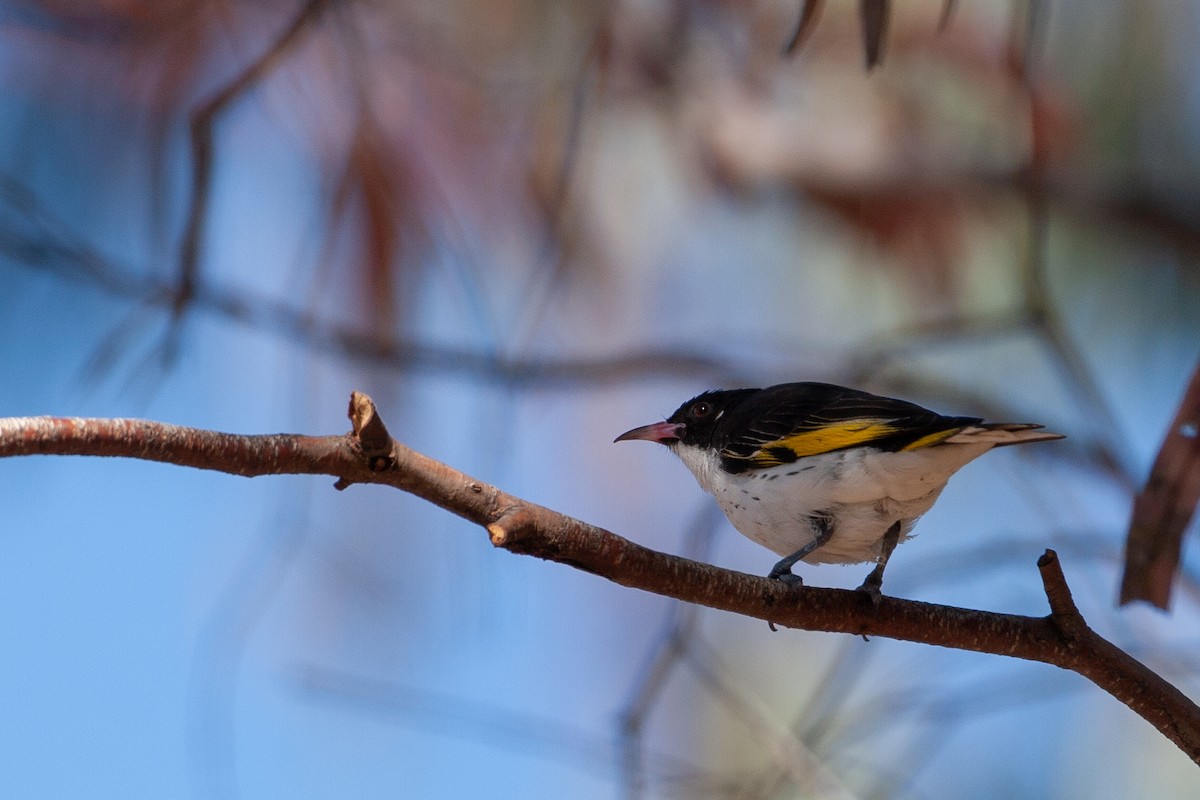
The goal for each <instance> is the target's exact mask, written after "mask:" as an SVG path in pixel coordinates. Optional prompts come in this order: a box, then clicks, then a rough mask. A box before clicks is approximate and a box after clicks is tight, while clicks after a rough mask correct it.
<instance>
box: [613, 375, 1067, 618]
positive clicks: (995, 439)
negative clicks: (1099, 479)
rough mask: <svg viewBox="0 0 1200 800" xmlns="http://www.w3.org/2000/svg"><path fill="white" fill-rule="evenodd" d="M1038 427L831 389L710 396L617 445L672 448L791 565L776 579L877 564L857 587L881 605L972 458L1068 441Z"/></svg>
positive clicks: (802, 386)
mask: <svg viewBox="0 0 1200 800" xmlns="http://www.w3.org/2000/svg"><path fill="white" fill-rule="evenodd" d="M1041 428H1042V426H1041V425H1035V424H1031V423H1011V422H983V421H982V419H980V418H978V417H947V416H943V415H941V414H938V413H935V412H933V411H930V410H928V409H926V408H922V407H921V406H918V405H916V404H914V403H909V402H905V401H903V400H894V399H891V398H888V397H880V396H878V395H874V394H869V393H867V392H862V391H858V390H856V389H848V388H846V387H844V386H834V385H832V384H828V383H784V384H780V385H778V386H771V387H769V388H766V389H730V390H722V391H712V392H705V393H704V394H701V395H699V396H697V397H694V398H692V399H691V400H688V401H687V402H686V403H684V404H683V405H681V406H680V407H679V409H678V410H677V411H676V412H675V413H674V414H672V415H671V416H670V417H669V418H668V419H667V420H666V421H665V422H656V423H654V424H652V425H644V426H642V427H640V428H634V429H633V430H630V431H626V432H625V433H623V434H621V435H620V436H618V437H617V438H616V439H615V440H614V441H618V442H619V441H623V440H627V439H645V440H647V441H651V442H658V443H659V444H663V445H666V446H667V447H668V448H670V449H671V450H672V451H673V452H674V453H675V454H676V455H677V456H679V457H680V459H682V460H683V463H684V465H686V466H687V468H688V469H690V470H691V471H692V474H693V475H695V476H696V480H697V482H699V484H700V486H701V488H703V489H704V490H706V491H708V492H710V493H711V494H713V495H714V496H715V497H716V499H717V503H718V504H719V505H720V506H721V510H722V511H724V512H725V515H726V516H727V517H729V521H730V522H731V523H732V524H733V527H735V528H737V529H738V531H740V532H741V533H742V534H744V535H745V536H747V537H748V538H750V539H751V540H753V541H755V542H758V543H759V544H761V545H763V546H764V547H766V548H768V549H770V550H773V551H774V552H776V553H778V554H779V555H781V556H783V558H782V559H781V560H780V561H779V563H777V564H776V565H775V567H774V568H773V569H772V570H771V573H770V577H772V578H779V579H782V580H785V581H787V582H794V583H799V582H800V578H799V576H797V575H795V574H793V573H792V566H793V565H795V563H796V562H797V561H805V562H808V563H810V564H854V563H860V562H875V564H876V566H875V569H874V571H873V572H872V573H871V574H870V575H869V576H868V577H867V579H866V581H865V582H864V583H863V585H862V586H861V587H859V588H860V589H862V590H863V591H865V592H867V593H868V594H869V595H870V596H871V597H872V598H873V599H875V600H876V601H878V599H879V596H880V586H881V585H882V583H883V570H884V567H885V566H886V565H887V562H888V558H889V557H890V556H891V554H892V550H893V549H894V548H895V546H896V544H897V543H898V542H901V541H904V540H905V539H907V538H908V536H909V532H910V531H911V530H912V526H913V523H915V522H916V520H917V518H918V517H920V516H921V515H922V514H924V513H925V512H926V511H928V510H929V508H930V507H931V506H932V505H933V503H934V501H935V500H937V498H938V495H939V494H941V492H942V489H943V488H945V486H946V482H947V481H948V480H949V479H950V476H951V475H953V474H954V473H955V472H957V471H958V470H959V469H961V468H962V467H963V466H964V465H966V464H967V462H969V461H972V460H974V459H976V458H978V457H979V456H981V455H983V454H984V453H986V452H987V451H988V450H991V449H992V448H993V447H1001V446H1004V445H1010V444H1021V443H1024V442H1042V441H1049V440H1052V439H1061V438H1063V436H1062V434H1058V433H1050V432H1048V431H1045V430H1041Z"/></svg>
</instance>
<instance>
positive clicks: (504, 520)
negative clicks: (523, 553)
mask: <svg viewBox="0 0 1200 800" xmlns="http://www.w3.org/2000/svg"><path fill="white" fill-rule="evenodd" d="M532 524H533V515H532V514H530V513H529V510H528V509H525V508H509V509H506V510H505V511H504V512H503V513H501V514H500V516H499V517H498V518H497V519H496V521H495V522H492V523H489V524H488V526H487V532H488V537H489V538H490V539H491V540H492V544H493V545H495V546H496V547H504V548H508V547H511V546H512V545H513V544H514V543H515V542H516V541H518V540H519V539H520V538H521V534H522V533H523V532H524V531H525V530H526V529H528V528H529V526H530V525H532Z"/></svg>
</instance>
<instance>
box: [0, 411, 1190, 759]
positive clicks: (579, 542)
mask: <svg viewBox="0 0 1200 800" xmlns="http://www.w3.org/2000/svg"><path fill="white" fill-rule="evenodd" d="M350 418H351V421H352V423H353V427H354V430H353V432H352V433H350V434H347V435H343V436H320V437H314V436H301V435H294V434H275V435H261V436H242V435H235V434H226V433H217V432H214V431H205V430H198V429H195V428H184V427H180V426H175V425H167V424H164V423H158V422H150V421H145V420H130V419H64V418H52V417H32V418H12V419H4V420H0V456H14V455H35V454H42V455H99V456H124V457H130V458H140V459H145V460H151V461H162V462H167V463H173V464H179V465H181V466H190V467H196V468H199V469H211V470H217V471H221V472H228V473H232V474H235V475H243V476H254V475H278V474H323V475H332V476H336V477H337V478H338V481H337V483H336V484H335V485H336V487H337V488H339V489H344V488H346V487H348V486H350V485H352V484H354V483H374V484H383V485H387V486H393V487H395V488H397V489H401V490H403V491H406V492H409V493H411V494H414V495H416V496H418V497H421V498H423V499H425V500H428V501H429V502H431V503H433V504H435V505H437V506H440V507H441V508H444V509H446V510H447V511H450V512H452V513H454V514H456V515H458V516H460V517H462V518H464V519H466V520H469V521H471V522H474V523H476V524H478V525H481V526H483V527H485V528H486V529H487V531H488V534H489V536H490V538H491V541H492V543H493V544H494V545H495V546H497V547H503V548H504V549H506V550H509V551H511V552H513V553H519V554H525V555H533V556H537V557H539V558H544V559H547V560H551V561H557V562H560V563H564V564H567V565H569V566H573V567H576V568H577V569H581V570H584V571H586V572H591V573H593V574H595V575H599V576H601V577H604V578H607V579H608V580H611V581H613V582H615V583H618V584H620V585H622V586H628V587H632V588H637V589H642V590H644V591H648V592H654V593H656V594H661V595H665V596H668V597H673V598H675V599H678V600H683V601H685V602H689V603H696V604H699V605H704V606H708V607H710V608H715V609H719V610H723V611H730V612H733V613H736V614H742V615H745V616H750V617H755V618H757V619H762V620H766V621H769V622H773V623H775V624H777V625H783V626H786V627H792V628H801V629H805V630H818V631H829V632H840V633H850V634H855V635H863V636H867V635H871V636H883V637H888V638H895V639H902V640H906V641H912V642H919V643H924V644H935V645H941V646H944V647H952V648H957V649H963V650H971V651H976V652H983V653H993V654H996V655H1006V656H1012V657H1015V658H1021V659H1026V660H1031V661H1041V662H1043V663H1047V664H1053V665H1055V666H1058V667H1062V668H1064V669H1068V670H1071V671H1073V672H1077V673H1079V674H1080V675H1082V676H1084V677H1086V678H1087V679H1088V680H1090V681H1092V682H1093V683H1095V684H1096V685H1097V686H1099V687H1100V688H1102V689H1103V690H1105V691H1106V692H1108V693H1109V694H1111V695H1112V696H1114V697H1115V698H1117V699H1118V700H1120V701H1121V702H1123V703H1124V704H1126V705H1127V706H1129V707H1130V708H1131V709H1132V710H1134V711H1135V712H1137V713H1138V714H1140V715H1141V716H1142V717H1143V718H1144V719H1146V720H1147V721H1148V722H1150V723H1151V724H1152V725H1154V726H1155V727H1156V728H1157V729H1158V730H1159V731H1160V732H1161V733H1162V734H1163V735H1164V736H1166V737H1167V738H1168V739H1170V740H1171V741H1172V742H1174V743H1175V744H1176V745H1177V746H1178V747H1179V748H1180V749H1181V750H1183V751H1184V752H1185V753H1186V754H1187V755H1188V756H1189V757H1191V758H1192V760H1193V761H1196V762H1197V763H1200V707H1197V706H1196V705H1195V704H1194V703H1193V702H1192V701H1191V700H1189V699H1188V698H1187V697H1186V696H1185V695H1184V694H1183V693H1181V692H1180V691H1179V690H1177V689H1176V688H1175V687H1173V686H1171V685H1170V684H1169V683H1167V682H1166V681H1165V680H1163V679H1162V678H1161V677H1160V676H1158V675H1157V674H1156V673H1154V672H1152V671H1151V670H1150V669H1149V668H1147V667H1146V666H1144V665H1142V664H1141V663H1139V662H1138V661H1136V660H1134V659H1133V658H1132V657H1130V656H1129V655H1128V654H1126V653H1124V652H1123V651H1121V650H1120V649H1118V648H1117V647H1116V646H1115V645H1113V644H1111V643H1110V642H1108V641H1107V640H1105V639H1103V638H1101V637H1100V636H1099V635H1098V634H1096V633H1095V632H1094V631H1092V630H1091V629H1090V628H1089V627H1088V626H1087V624H1086V622H1085V621H1084V619H1083V617H1082V616H1081V615H1080V613H1079V611H1078V610H1077V608H1076V607H1075V604H1074V601H1073V600H1072V598H1071V592H1070V589H1069V588H1068V586H1067V583H1066V580H1065V577H1064V576H1063V573H1062V568H1061V566H1060V564H1059V561H1058V558H1057V556H1056V555H1055V554H1054V552H1053V551H1049V550H1047V551H1046V553H1045V555H1043V556H1042V558H1041V559H1040V560H1039V562H1038V567H1039V569H1040V571H1041V576H1042V581H1043V585H1044V589H1045V592H1046V597H1047V600H1048V601H1049V605H1050V614H1049V615H1048V616H1046V617H1024V616H1016V615H1012V614H1002V613H997V612H988V611H976V610H971V609H964V608H955V607H951V606H940V605H933V604H928V603H920V602H916V601H912V600H900V599H896V598H891V597H884V598H882V600H881V602H880V603H879V605H878V606H876V605H875V604H873V603H872V602H870V600H869V599H867V598H865V597H864V596H863V595H862V594H861V593H860V592H855V591H846V590H841V589H820V588H813V587H807V586H800V587H792V586H789V585H786V584H783V583H782V582H780V581H772V580H769V579H767V578H760V577H756V576H752V575H746V574H743V573H738V572H733V571H730V570H725V569H720V568H718V567H714V566H711V565H708V564H702V563H699V562H696V561H691V560H689V559H685V558H680V557H677V556H671V555H667V554H665V553H659V552H656V551H654V550H650V549H648V548H645V547H642V546H640V545H637V544H634V543H633V542H630V541H629V540H627V539H624V538H622V537H620V536H617V535H616V534H613V533H610V532H609V531H606V530H603V529H601V528H597V527H595V526H592V525H588V524H587V523H585V522H581V521H579V520H575V519H572V518H570V517H567V516H565V515H562V514H559V513H557V512H555V511H552V510H550V509H548V508H544V507H542V506H538V505H535V504H532V503H528V502H526V501H524V500H522V499H520V498H518V497H515V496H513V495H510V494H507V493H505V492H503V491H501V490H500V489H498V488H496V487H493V486H489V485H487V484H484V483H482V482H481V481H477V480H475V479H473V478H471V477H470V476H468V475H465V474H463V473H461V472H459V471H457V470H455V469H453V468H451V467H449V466H447V465H445V464H442V463H439V462H437V461H434V460H433V459H430V458H428V457H426V456H423V455H421V454H420V453H417V452H415V451H412V450H410V449H409V448H407V447H405V446H404V445H402V444H400V443H398V442H396V441H395V440H393V439H392V438H391V436H390V434H388V432H387V428H386V427H385V426H384V424H383V422H382V420H381V419H380V417H379V416H378V414H377V413H376V409H375V406H374V403H373V402H372V401H371V399H370V398H369V397H367V396H366V395H362V394H359V393H357V392H355V393H354V394H353V395H352V396H351V402H350Z"/></svg>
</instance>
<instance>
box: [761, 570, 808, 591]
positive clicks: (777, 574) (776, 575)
mask: <svg viewBox="0 0 1200 800" xmlns="http://www.w3.org/2000/svg"><path fill="white" fill-rule="evenodd" d="M767 577H768V578H770V579H771V580H775V581H782V582H783V583H786V584H787V585H788V586H803V585H804V579H803V578H801V577H800V576H799V575H797V574H796V573H794V572H792V570H791V568H790V567H789V568H785V569H779V567H778V566H776V568H775V569H773V570H771V572H770V573H769V574H768V575H767Z"/></svg>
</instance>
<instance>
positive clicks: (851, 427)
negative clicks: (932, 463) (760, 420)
mask: <svg viewBox="0 0 1200 800" xmlns="http://www.w3.org/2000/svg"><path fill="white" fill-rule="evenodd" d="M897 430H898V429H897V428H896V427H895V426H894V425H892V424H891V423H889V422H885V421H884V420H879V419H855V420H849V421H847V422H841V423H838V424H836V425H827V426H824V427H821V428H817V429H816V430H811V431H804V432H803V433H795V434H792V435H791V436H788V437H785V438H783V439H780V440H779V441H777V442H772V443H771V444H768V445H765V446H764V447H763V448H762V449H761V450H759V451H758V452H756V453H755V454H754V455H753V456H751V457H750V460H751V461H753V462H754V463H755V464H757V465H759V466H762V467H774V466H777V465H779V464H786V463H790V462H792V461H795V460H796V459H797V458H804V457H806V456H819V455H821V454H822V453H828V452H831V451H833V450H843V449H845V448H847V447H854V446H856V445H860V444H870V443H871V442H873V441H875V440H876V439H880V438H883V437H884V436H887V435H888V434H892V433H895V432H896V431H897ZM953 433H954V431H947V432H946V433H945V436H950V435H951V434H953ZM937 435H938V436H941V435H942V434H940V433H939V434H937ZM928 438H929V437H928V436H926V437H923V438H922V439H921V440H918V441H924V439H928ZM930 444H932V442H930ZM911 446H912V445H910V447H911ZM783 450H786V451H788V452H790V454H791V455H792V456H793V457H792V458H786V457H785V458H780V455H783V453H781V452H780V451H783Z"/></svg>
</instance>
